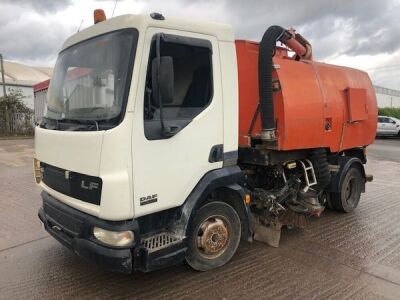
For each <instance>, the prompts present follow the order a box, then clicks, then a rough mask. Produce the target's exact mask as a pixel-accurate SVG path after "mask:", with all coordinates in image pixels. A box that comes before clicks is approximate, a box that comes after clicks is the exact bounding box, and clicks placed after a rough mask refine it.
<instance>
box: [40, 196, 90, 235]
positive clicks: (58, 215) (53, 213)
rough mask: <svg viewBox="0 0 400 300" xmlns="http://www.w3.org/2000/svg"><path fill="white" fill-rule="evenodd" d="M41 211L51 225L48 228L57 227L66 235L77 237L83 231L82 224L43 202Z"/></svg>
mask: <svg viewBox="0 0 400 300" xmlns="http://www.w3.org/2000/svg"><path fill="white" fill-rule="evenodd" d="M43 210H44V212H45V214H46V216H47V218H48V220H49V222H50V223H51V224H49V225H50V226H54V225H56V226H59V227H60V228H61V229H62V230H63V231H64V232H65V233H67V234H68V235H71V236H74V237H77V236H79V235H80V233H81V232H82V230H83V222H82V221H81V220H79V219H77V218H74V217H72V216H70V215H68V214H67V213H65V212H63V211H61V210H59V209H58V208H56V207H54V206H52V205H50V204H48V203H46V202H44V203H43Z"/></svg>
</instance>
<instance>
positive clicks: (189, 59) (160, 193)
mask: <svg viewBox="0 0 400 300" xmlns="http://www.w3.org/2000/svg"><path fill="white" fill-rule="evenodd" d="M157 40H158V41H159V49H158V50H157ZM157 51H159V53H160V56H161V57H170V58H171V59H172V61H173V73H174V93H173V99H172V100H171V101H169V102H168V103H166V102H165V103H164V102H162V103H161V104H160V103H159V101H158V99H159V98H157V97H156V95H155V93H157V88H156V87H155V86H154V82H153V77H154V76H155V75H154V74H155V73H154V63H153V62H154V60H155V58H156V56H157ZM219 66H220V63H219V51H218V43H217V39H216V38H215V37H213V36H208V35H203V34H195V33H189V32H182V31H175V30H166V29H160V28H149V29H148V30H147V32H146V36H145V42H144V48H143V55H142V61H141V68H140V75H139V78H140V79H139V82H138V91H137V97H136V104H135V112H134V115H135V117H134V126H133V134H132V156H133V195H134V213H135V217H138V216H141V215H144V214H149V213H152V212H156V211H161V210H165V209H168V208H172V207H177V206H180V205H181V204H183V202H184V201H185V199H186V198H187V197H188V195H189V194H190V192H191V191H192V190H193V189H194V188H195V186H196V185H197V184H198V182H199V181H200V179H201V178H202V177H203V176H204V175H205V174H206V173H207V172H209V171H211V170H213V169H217V168H221V167H222V157H223V106H222V91H221V84H220V81H221V71H220V67H219ZM163 127H165V128H168V130H167V131H169V134H165V130H163Z"/></svg>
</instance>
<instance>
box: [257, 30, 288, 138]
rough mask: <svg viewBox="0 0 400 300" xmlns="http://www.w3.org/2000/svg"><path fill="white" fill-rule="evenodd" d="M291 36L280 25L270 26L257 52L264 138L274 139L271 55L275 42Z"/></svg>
mask: <svg viewBox="0 0 400 300" xmlns="http://www.w3.org/2000/svg"><path fill="white" fill-rule="evenodd" d="M290 37H291V34H290V33H289V32H287V31H286V30H285V29H284V28H282V27H281V26H277V25H274V26H271V27H269V28H268V29H267V31H266V32H265V33H264V35H263V37H262V39H261V42H260V48H259V53H258V86H259V97H260V109H261V127H262V130H263V133H267V135H266V136H265V138H266V139H275V134H274V131H275V115H274V102H273V96H272V95H273V90H272V57H273V56H274V54H275V48H276V42H277V41H285V40H287V39H288V38H290Z"/></svg>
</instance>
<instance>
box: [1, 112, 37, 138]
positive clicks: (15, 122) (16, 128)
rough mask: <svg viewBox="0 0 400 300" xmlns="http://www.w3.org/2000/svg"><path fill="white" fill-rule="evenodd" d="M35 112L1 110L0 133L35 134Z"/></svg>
mask: <svg viewBox="0 0 400 300" xmlns="http://www.w3.org/2000/svg"><path fill="white" fill-rule="evenodd" d="M33 129H34V114H33V113H26V114H25V113H10V112H8V111H5V110H0V135H33Z"/></svg>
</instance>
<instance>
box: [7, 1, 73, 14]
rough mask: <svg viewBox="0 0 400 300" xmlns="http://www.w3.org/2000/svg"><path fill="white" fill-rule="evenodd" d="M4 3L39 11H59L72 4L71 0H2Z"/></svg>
mask: <svg viewBox="0 0 400 300" xmlns="http://www.w3.org/2000/svg"><path fill="white" fill-rule="evenodd" d="M3 3H5V4H13V5H15V6H16V7H18V8H19V9H22V10H23V9H29V8H31V9H34V10H35V11H37V12H39V13H43V12H45V13H49V12H55V11H59V10H61V9H63V8H66V7H68V6H69V5H71V4H72V1H71V0H3Z"/></svg>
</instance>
